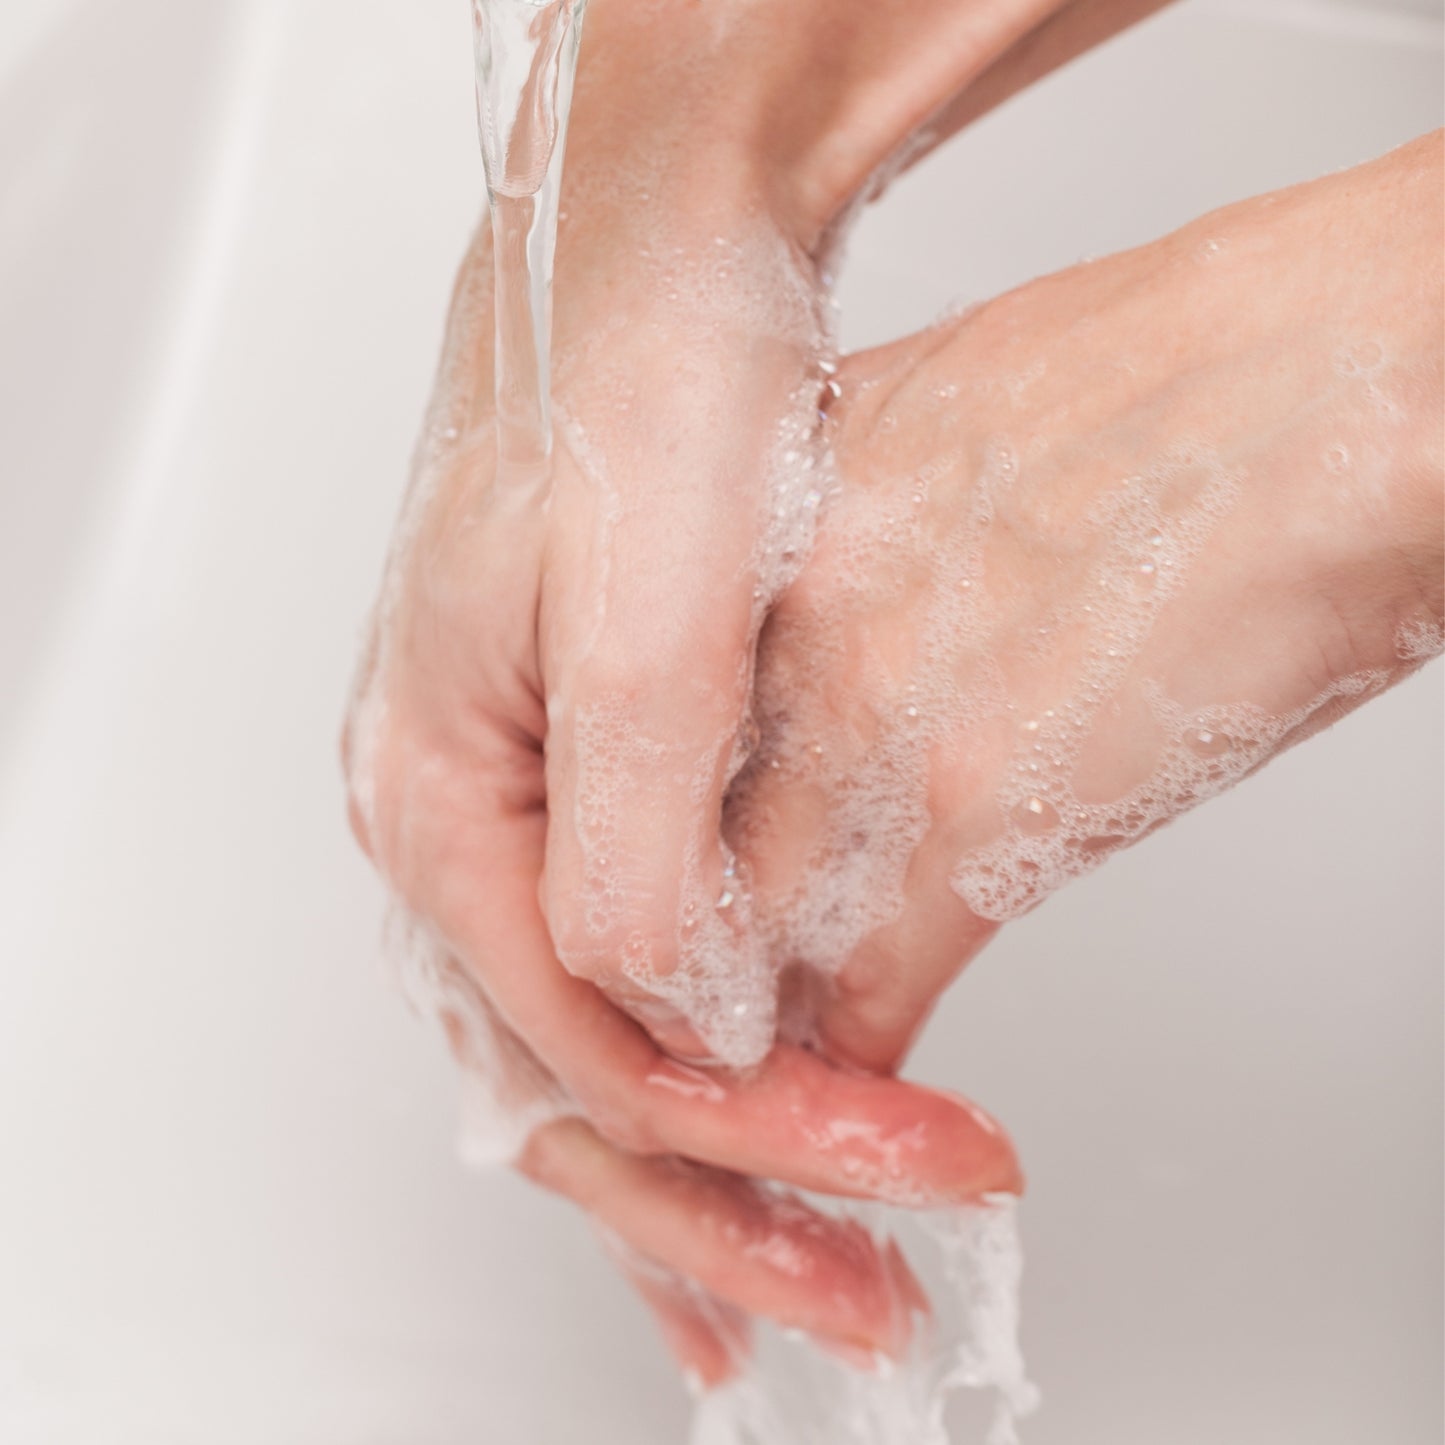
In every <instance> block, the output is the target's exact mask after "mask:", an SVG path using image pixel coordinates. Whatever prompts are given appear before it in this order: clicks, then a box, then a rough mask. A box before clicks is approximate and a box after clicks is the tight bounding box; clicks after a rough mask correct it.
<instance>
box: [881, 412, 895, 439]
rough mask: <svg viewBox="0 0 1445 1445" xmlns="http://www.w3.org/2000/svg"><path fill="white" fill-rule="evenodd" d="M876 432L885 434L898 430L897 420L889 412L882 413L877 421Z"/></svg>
mask: <svg viewBox="0 0 1445 1445" xmlns="http://www.w3.org/2000/svg"><path fill="white" fill-rule="evenodd" d="M878 430H879V431H880V432H884V433H885V434H886V433H888V432H892V431H897V430H898V418H897V417H896V416H894V415H893V413H892V412H891V411H888V412H884V413H883V415H882V416H881V417H879V419H878Z"/></svg>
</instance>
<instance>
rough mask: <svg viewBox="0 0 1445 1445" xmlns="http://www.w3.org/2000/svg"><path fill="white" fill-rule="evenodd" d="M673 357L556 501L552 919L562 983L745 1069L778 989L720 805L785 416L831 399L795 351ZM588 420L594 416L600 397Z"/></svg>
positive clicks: (691, 352) (736, 750)
mask: <svg viewBox="0 0 1445 1445" xmlns="http://www.w3.org/2000/svg"><path fill="white" fill-rule="evenodd" d="M669 339H670V340H671V342H672V347H671V349H668V347H667V342H668V340H669ZM684 341H685V342H686V344H684ZM659 345H660V347H661V348H662V350H661V351H660V353H659V360H658V362H657V367H658V370H657V372H656V373H655V374H653V375H651V376H650V377H648V376H643V377H640V378H638V377H631V376H629V377H628V378H626V379H620V378H618V379H614V381H615V385H618V386H621V385H624V384H625V385H626V386H628V387H630V388H631V390H630V391H629V392H628V395H631V394H633V393H634V392H635V393H636V396H637V403H636V405H635V407H634V408H633V415H634V416H637V414H639V413H640V414H643V415H641V416H637V420H636V421H635V422H634V423H633V424H632V425H630V426H629V425H625V424H623V420H622V418H621V416H620V414H619V407H618V406H617V405H616V404H615V403H616V396H615V395H614V394H613V393H612V392H608V393H607V395H606V397H605V401H606V403H607V405H608V407H609V412H608V417H607V426H606V433H605V434H606V455H605V458H600V459H599V458H598V457H596V456H595V455H589V457H588V466H587V467H586V468H584V467H582V466H580V465H578V466H572V467H569V466H566V465H561V464H559V466H558V468H557V470H556V475H555V477H554V480H553V508H554V515H556V516H557V517H559V518H565V526H563V525H561V523H560V522H559V525H558V526H557V527H556V528H554V529H553V531H552V534H551V535H550V536H549V555H548V558H547V566H546V584H545V586H544V592H543V604H542V614H541V619H540V623H541V627H540V639H539V642H540V653H541V657H542V667H543V681H544V685H545V690H546V696H547V710H548V735H547V796H548V800H549V801H548V809H549V832H548V844H547V864H546V873H545V882H544V911H545V913H546V916H547V919H548V921H549V923H550V925H551V928H552V935H553V938H554V940H555V943H556V947H557V951H558V955H559V957H560V958H561V959H562V961H563V963H564V965H565V966H566V967H567V968H568V969H569V970H570V971H572V972H573V973H575V974H577V975H578V976H579V977H581V978H586V979H589V980H590V981H592V982H594V983H596V984H598V985H599V986H600V987H602V988H604V989H606V990H607V991H608V992H609V993H610V994H611V995H612V996H613V997H614V998H616V999H618V1001H619V1002H621V1003H622V1004H623V1005H624V1006H626V1007H629V1008H632V1007H634V1006H635V1005H637V1004H639V1003H645V1002H647V1001H648V1000H650V1001H651V1003H652V1007H650V1008H644V1009H638V1010H637V1012H638V1014H639V1017H640V1018H641V1020H642V1022H643V1024H644V1026H645V1027H647V1028H648V1029H649V1030H650V1031H651V1032H653V1034H654V1036H655V1037H657V1038H658V1039H659V1041H660V1042H662V1043H663V1044H664V1045H665V1046H666V1047H668V1048H669V1049H671V1050H672V1051H673V1052H682V1051H686V1052H688V1053H690V1054H691V1055H692V1056H693V1057H701V1056H704V1055H711V1056H713V1057H715V1058H717V1059H719V1060H721V1061H723V1062H726V1063H728V1064H731V1065H734V1066H742V1065H746V1064H750V1063H755V1062H756V1061H757V1060H758V1059H760V1058H761V1057H762V1056H763V1055H764V1054H765V1053H766V1052H767V1048H768V1046H769V1044H770V1043H771V1042H772V1036H773V1021H774V994H775V979H774V976H773V972H772V970H771V968H770V967H769V962H768V958H767V954H766V951H765V950H764V949H763V947H762V946H761V942H760V940H758V938H757V936H756V934H755V931H754V930H753V928H752V926H751V920H750V915H749V901H748V894H747V888H746V880H745V879H740V878H738V877H737V876H736V875H735V874H734V872H733V871H732V867H731V864H732V859H731V857H730V855H729V854H728V852H727V851H726V850H725V848H724V847H723V845H722V842H721V838H720V820H721V814H722V799H723V795H724V793H725V791H726V788H727V785H728V782H729V781H730V779H731V777H732V776H733V774H734V773H735V771H736V767H737V765H738V763H739V761H740V739H741V738H742V736H743V734H744V731H745V728H744V724H745V717H746V712H747V706H748V698H749V693H750V686H751V675H752V661H753V651H754V643H755V637H756V630H757V625H758V623H759V621H760V616H761V604H762V601H763V600H765V598H766V596H767V595H768V592H769V589H770V587H772V586H773V585H775V579H773V578H771V576H770V568H775V567H776V566H778V565H779V562H778V558H777V557H776V556H774V557H772V558H771V560H769V557H768V555H766V554H767V547H768V545H771V544H767V543H765V542H763V541H760V538H762V537H763V536H764V534H765V533H767V532H768V529H769V527H776V525H777V524H776V520H775V517H774V512H775V510H776V509H775V507H774V504H773V503H772V502H771V501H770V499H769V497H768V485H769V481H768V479H769V476H770V472H771V471H772V470H773V469H774V468H775V466H776V457H775V456H774V455H773V452H774V450H775V449H776V447H777V440H778V436H779V434H780V421H779V403H778V400H777V399H778V398H779V397H782V398H785V399H786V398H787V397H788V396H789V395H790V393H791V392H793V391H795V390H797V389H799V388H800V387H801V391H807V392H808V393H809V399H808V400H807V403H806V406H805V407H804V408H803V410H802V411H800V413H799V415H800V416H803V415H805V416H806V418H807V425H808V426H815V425H816V419H817V409H816V387H817V386H820V385H821V383H822V378H821V375H820V376H819V378H818V380H817V382H816V383H808V382H807V381H806V364H805V360H804V358H803V357H802V356H801V354H800V352H799V349H798V347H797V345H796V344H794V343H792V342H788V343H784V342H782V341H778V340H768V339H766V338H764V339H763V340H760V341H757V342H752V343H747V344H746V345H745V343H744V342H743V341H742V340H741V339H739V338H738V337H737V336H732V337H726V338H723V339H722V340H718V339H717V338H713V339H709V338H708V337H706V336H698V337H688V338H677V337H674V338H660V340H659ZM749 347H750V348H751V349H749ZM679 357H683V358H686V360H685V361H679V360H678V358H679ZM740 363H741V364H740ZM810 387H811V388H812V390H811V391H810V390H809V388H810ZM800 394H801V392H800ZM658 398H666V399H667V404H666V405H662V404H659V402H658ZM573 399H574V401H576V403H577V405H578V406H579V407H580V408H581V409H582V411H583V413H584V415H585V414H586V412H587V408H588V405H589V400H588V395H587V394H586V393H585V392H584V394H583V395H582V396H581V397H574V398H573ZM600 404H601V403H600V401H594V402H593V405H594V406H595V405H600ZM792 424H793V423H792V422H791V421H786V420H785V421H784V422H782V423H781V425H782V427H783V428H784V430H786V428H787V427H788V426H790V425H792ZM799 425H800V426H801V425H802V423H801V422H799ZM791 455H792V456H794V457H795V458H802V457H804V456H806V455H808V452H807V446H806V445H805V442H804V440H802V439H799V440H798V441H797V442H796V444H795V446H794V450H793V451H792V453H791ZM797 464H800V463H795V465H797Z"/></svg>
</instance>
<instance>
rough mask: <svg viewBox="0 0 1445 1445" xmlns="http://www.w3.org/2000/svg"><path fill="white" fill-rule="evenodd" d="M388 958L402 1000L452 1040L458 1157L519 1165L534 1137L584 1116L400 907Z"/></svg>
mask: <svg viewBox="0 0 1445 1445" xmlns="http://www.w3.org/2000/svg"><path fill="white" fill-rule="evenodd" d="M387 953H388V956H389V958H390V960H391V964H392V968H393V970H394V972H395V976H396V979H397V982H398V984H399V986H400V988H401V991H402V994H403V996H404V997H405V998H406V1000H407V1001H408V1003H410V1004H411V1006H412V1008H413V1009H414V1010H415V1011H416V1012H417V1014H418V1015H420V1016H421V1017H422V1018H424V1019H428V1020H432V1021H435V1022H436V1023H438V1024H440V1025H441V1026H442V1028H443V1030H444V1031H445V1033H446V1036H447V1041H448V1043H449V1044H450V1046H451V1051H452V1056H453V1057H454V1058H455V1060H456V1063H457V1068H458V1070H459V1075H460V1083H461V1092H460V1101H459V1119H458V1130H457V1154H458V1157H459V1158H460V1159H461V1160H462V1162H463V1163H464V1164H466V1165H467V1166H468V1167H470V1168H474V1169H482V1168H486V1167H489V1166H492V1165H498V1164H511V1163H514V1162H515V1161H516V1159H517V1157H518V1156H519V1155H520V1153H521V1151H522V1149H523V1148H524V1147H525V1145H526V1143H527V1140H528V1139H530V1138H531V1136H532V1134H533V1133H534V1131H536V1130H537V1129H539V1128H541V1127H542V1126H543V1125H544V1124H548V1123H551V1122H552V1121H553V1120H554V1119H563V1118H568V1117H570V1116H574V1115H576V1114H578V1112H579V1111H578V1109H577V1107H576V1105H575V1104H574V1103H573V1102H572V1100H571V1098H570V1097H569V1095H568V1094H567V1091H566V1090H565V1089H564V1088H563V1087H562V1085H561V1084H559V1083H558V1082H557V1080H556V1079H555V1078H553V1077H552V1075H551V1073H549V1072H548V1070H547V1069H546V1068H545V1066H544V1065H543V1064H542V1063H541V1061H540V1060H538V1059H537V1057H536V1056H535V1055H534V1054H533V1053H532V1051H531V1050H530V1049H528V1048H527V1046H526V1045H525V1044H524V1043H523V1042H522V1041H521V1039H519V1038H518V1037H517V1036H516V1034H514V1033H513V1032H512V1030H511V1029H510V1028H508V1027H507V1025H506V1023H505V1022H504V1021H503V1019H502V1017H501V1016H500V1014H498V1012H497V1010H496V1007H495V1005H493V1003H492V1002H491V1000H490V999H489V998H488V997H487V994H486V991H485V990H484V989H483V988H482V987H481V985H480V984H479V983H477V982H476V980H475V979H474V978H473V977H472V976H471V974H469V973H468V972H467V970H466V969H465V968H464V967H463V965H462V964H461V963H460V962H459V961H458V960H457V958H456V957H455V956H454V955H453V954H452V953H451V952H450V950H449V949H448V948H447V947H446V946H445V944H444V943H443V942H442V941H441V940H440V939H439V938H438V937H437V936H436V933H435V931H434V930H433V929H432V928H431V927H430V925H428V924H427V923H425V922H424V921H422V920H420V919H417V918H415V917H413V916H412V915H410V914H408V913H407V912H406V911H405V910H404V909H402V908H401V907H399V906H397V907H394V908H393V910H392V913H391V915H390V917H389V919H388V922H387Z"/></svg>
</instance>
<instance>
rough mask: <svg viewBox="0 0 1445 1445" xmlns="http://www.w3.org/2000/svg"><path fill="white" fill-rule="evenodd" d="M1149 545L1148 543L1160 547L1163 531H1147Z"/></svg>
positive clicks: (1162, 542)
mask: <svg viewBox="0 0 1445 1445" xmlns="http://www.w3.org/2000/svg"><path fill="white" fill-rule="evenodd" d="M1149 545H1150V546H1151V547H1162V546H1163V545H1164V533H1163V532H1150V533H1149Z"/></svg>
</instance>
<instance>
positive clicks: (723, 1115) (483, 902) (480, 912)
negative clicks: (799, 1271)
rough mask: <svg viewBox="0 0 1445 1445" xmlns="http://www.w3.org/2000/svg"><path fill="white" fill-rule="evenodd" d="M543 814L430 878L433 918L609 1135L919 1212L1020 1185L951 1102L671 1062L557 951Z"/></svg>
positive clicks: (471, 846)
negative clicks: (539, 881) (548, 900)
mask: <svg viewBox="0 0 1445 1445" xmlns="http://www.w3.org/2000/svg"><path fill="white" fill-rule="evenodd" d="M542 827H543V824H542V822H541V820H540V819H539V818H537V817H536V816H533V815H524V816H520V817H514V818H511V819H497V820H494V821H493V822H491V823H490V824H488V825H487V826H479V827H478V828H477V829H476V830H475V831H474V833H473V835H472V836H471V837H470V838H469V839H468V840H467V846H466V848H465V849H464V850H463V849H458V848H456V847H454V848H453V849H452V850H450V851H449V853H448V855H447V856H446V858H445V859H444V860H439V863H438V866H437V867H436V868H434V869H431V870H429V871H428V874H427V877H428V884H429V889H430V892H429V896H428V897H427V899H426V900H425V901H424V907H425V909H426V911H427V913H428V915H429V916H430V918H431V919H432V921H433V922H434V924H435V925H436V926H437V927H438V928H439V929H440V930H441V932H442V933H443V935H444V936H445V938H446V939H447V941H448V943H449V945H450V946H451V948H452V949H453V951H454V952H455V953H456V954H457V955H458V956H459V957H460V958H461V959H462V960H463V962H464V963H465V964H466V966H467V968H468V969H469V971H471V973H472V974H473V976H474V977H475V978H476V980H477V981H478V982H479V983H480V984H481V986H482V987H484V988H485V989H486V991H487V993H488V995H489V996H490V997H491V999H492V1001H493V1003H494V1004H495V1005H496V1006H497V1008H498V1010H499V1011H500V1012H501V1014H502V1016H503V1017H504V1018H505V1019H506V1021H507V1023H508V1024H509V1025H510V1027H511V1028H512V1029H513V1030H514V1031H515V1032H516V1033H517V1034H519V1035H520V1036H521V1037H522V1038H523V1039H525V1040H526V1042H527V1044H528V1045H529V1047H530V1048H531V1049H532V1050H533V1051H534V1052H535V1053H536V1054H537V1056H538V1057H539V1058H540V1059H541V1060H542V1061H543V1063H544V1064H546V1066H547V1067H548V1068H549V1069H550V1070H551V1071H552V1072H553V1073H554V1074H555V1075H556V1076H557V1077H558V1078H559V1079H560V1080H561V1081H562V1083H563V1084H564V1086H565V1087H566V1088H567V1090H568V1092H569V1093H570V1094H571V1096H572V1098H573V1099H574V1100H576V1102H577V1104H578V1106H579V1107H580V1108H581V1110H582V1112H583V1113H584V1114H586V1115H587V1117H588V1118H590V1119H591V1120H592V1121H593V1122H594V1123H596V1124H597V1126H598V1127H599V1128H600V1129H601V1130H602V1132H603V1133H605V1134H606V1135H607V1136H608V1137H609V1138H612V1139H614V1140H616V1141H618V1142H621V1143H623V1144H626V1145H627V1146H628V1147H631V1148H635V1149H637V1150H638V1151H641V1152H658V1153H675V1154H680V1155H686V1156H688V1157H690V1158H695V1159H699V1160H702V1161H705V1162H707V1163H711V1164H715V1165H718V1166H720V1167H722V1168H726V1169H730V1170H733V1171H735V1172H737V1173H741V1174H750V1175H756V1176H759V1177H762V1178H770V1179H779V1180H783V1181H786V1182H789V1183H792V1184H795V1185H797V1186H799V1187H802V1188H805V1189H812V1190H817V1191H819V1192H822V1193H831V1194H841V1195H847V1196H853V1197H872V1198H889V1199H895V1200H899V1201H907V1202H913V1203H943V1202H951V1201H958V1200H967V1199H975V1198H978V1197H979V1196H980V1195H982V1194H985V1193H989V1192H991V1191H995V1190H1016V1189H1018V1188H1019V1187H1020V1176H1019V1171H1018V1163H1017V1159H1016V1158H1015V1155H1014V1152H1013V1148H1012V1146H1011V1144H1010V1143H1009V1141H1008V1139H1007V1137H1006V1136H1005V1135H1004V1133H1003V1131H1002V1130H1001V1129H999V1127H998V1126H997V1125H996V1124H995V1123H994V1122H993V1121H992V1120H991V1119H989V1118H988V1116H987V1115H985V1114H984V1113H982V1111H980V1110H978V1109H975V1108H974V1107H973V1106H972V1105H970V1104H968V1103H966V1102H965V1101H963V1100H961V1099H957V1098H954V1097H952V1096H950V1095H945V1094H941V1093H937V1092H935V1091H933V1090H929V1089H923V1088H920V1087H918V1086H916V1085H911V1084H905V1083H902V1082H900V1081H899V1080H896V1079H885V1078H867V1077H862V1076H858V1075H854V1074H851V1073H848V1072H844V1071H841V1070H838V1069H835V1068H832V1067H830V1066H829V1065H828V1064H827V1063H826V1062H824V1061H823V1060H822V1059H820V1058H818V1057H816V1056H815V1055H813V1054H811V1053H809V1052H807V1051H805V1050H803V1049H800V1048H795V1047H790V1046H779V1047H778V1048H776V1049H775V1050H774V1051H773V1052H772V1053H771V1054H770V1055H769V1056H768V1058H767V1059H766V1060H765V1061H764V1063H763V1064H762V1065H761V1066H759V1067H758V1068H757V1069H755V1070H752V1071H750V1072H748V1073H746V1074H744V1075H739V1076H730V1075H726V1074H723V1073H721V1072H717V1071H708V1070H703V1069H695V1068H690V1067H688V1066H687V1065H683V1064H679V1063H677V1062H676V1061H675V1060H672V1059H670V1058H668V1057H667V1056H666V1055H665V1054H663V1053H662V1052H661V1050H659V1048H658V1047H657V1045H656V1044H655V1043H654V1042H653V1040H652V1039H651V1038H650V1037H649V1036H648V1035H647V1034H646V1033H645V1032H644V1031H643V1030H642V1029H641V1028H640V1027H639V1026H638V1025H637V1024H636V1023H635V1022H634V1021H633V1020H631V1019H630V1018H627V1017H626V1016H624V1015H623V1014H622V1013H620V1012H619V1011H618V1010H617V1009H616V1008H614V1007H613V1006H612V1004H610V1003H609V1002H608V1001H607V999H606V998H605V997H604V996H603V995H602V994H601V993H600V992H599V991H598V990H597V989H596V988H594V987H593V986H592V985H591V984H590V983H587V982H585V981H584V980H582V979H578V978H574V977H573V976H572V975H570V974H568V973H567V972H566V971H565V970H564V969H563V968H562V967H561V965H560V964H559V963H558V961H557V959H556V957H555V955H554V954H553V951H552V947H551V942H550V939H549V936H548V933H547V927H546V923H545V921H544V920H543V918H542V914H541V909H540V905H539V903H538V900H537V890H536V886H535V878H536V869H537V867H538V865H539V861H540V852H541V848H542Z"/></svg>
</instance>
